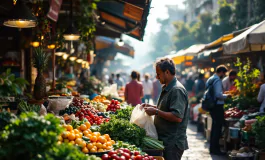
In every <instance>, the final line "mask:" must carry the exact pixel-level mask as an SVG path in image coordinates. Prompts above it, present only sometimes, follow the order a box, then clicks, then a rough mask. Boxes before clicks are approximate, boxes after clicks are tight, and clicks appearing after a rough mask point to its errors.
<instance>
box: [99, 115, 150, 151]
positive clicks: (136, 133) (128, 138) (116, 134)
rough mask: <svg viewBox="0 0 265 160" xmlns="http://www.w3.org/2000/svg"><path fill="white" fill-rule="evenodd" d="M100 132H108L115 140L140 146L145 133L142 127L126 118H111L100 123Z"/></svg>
mask: <svg viewBox="0 0 265 160" xmlns="http://www.w3.org/2000/svg"><path fill="white" fill-rule="evenodd" d="M99 131H100V133H102V134H109V135H110V137H111V138H112V139H114V140H115V141H117V140H121V141H125V142H128V143H131V144H135V145H136V146H138V147H140V146H141V145H142V142H143V138H144V137H145V135H146V132H145V130H144V129H142V128H140V127H139V126H137V125H136V124H132V123H130V122H129V121H128V120H124V119H115V118H112V119H111V120H110V121H109V122H108V123H103V124H101V125H100V129H99Z"/></svg>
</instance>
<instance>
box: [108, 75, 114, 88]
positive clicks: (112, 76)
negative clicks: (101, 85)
mask: <svg viewBox="0 0 265 160" xmlns="http://www.w3.org/2000/svg"><path fill="white" fill-rule="evenodd" d="M114 78H115V75H114V73H111V76H110V78H109V84H110V85H112V84H113V83H114Z"/></svg>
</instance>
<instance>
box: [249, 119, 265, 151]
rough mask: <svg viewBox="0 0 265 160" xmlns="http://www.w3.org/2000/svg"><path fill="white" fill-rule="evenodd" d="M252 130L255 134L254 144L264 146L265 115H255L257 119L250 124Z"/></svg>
mask: <svg viewBox="0 0 265 160" xmlns="http://www.w3.org/2000/svg"><path fill="white" fill-rule="evenodd" d="M252 130H253V133H254V134H255V139H256V145H258V146H259V148H260V149H264V148H265V136H264V133H265V116H263V117H257V121H256V122H255V123H254V124H252Z"/></svg>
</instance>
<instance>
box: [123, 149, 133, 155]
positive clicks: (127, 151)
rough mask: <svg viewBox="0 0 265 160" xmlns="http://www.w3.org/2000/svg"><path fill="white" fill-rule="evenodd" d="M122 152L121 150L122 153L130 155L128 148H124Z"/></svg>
mask: <svg viewBox="0 0 265 160" xmlns="http://www.w3.org/2000/svg"><path fill="white" fill-rule="evenodd" d="M122 150H123V152H125V153H128V154H131V151H130V150H129V149H128V148H124V149H122Z"/></svg>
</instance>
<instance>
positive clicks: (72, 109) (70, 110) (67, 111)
mask: <svg viewBox="0 0 265 160" xmlns="http://www.w3.org/2000/svg"><path fill="white" fill-rule="evenodd" d="M78 110H79V108H77V107H75V106H69V107H68V108H65V109H64V110H60V112H59V115H64V114H68V115H71V114H75V113H76V112H77V111H78Z"/></svg>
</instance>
